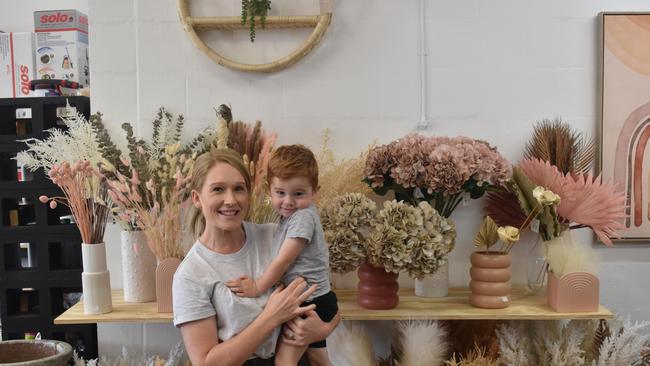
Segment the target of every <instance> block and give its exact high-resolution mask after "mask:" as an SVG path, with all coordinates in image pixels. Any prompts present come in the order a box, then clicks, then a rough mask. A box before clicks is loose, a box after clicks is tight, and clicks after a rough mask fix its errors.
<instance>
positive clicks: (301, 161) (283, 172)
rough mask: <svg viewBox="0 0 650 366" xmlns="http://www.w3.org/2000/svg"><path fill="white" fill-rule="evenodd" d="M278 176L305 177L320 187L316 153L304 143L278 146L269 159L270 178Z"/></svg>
mask: <svg viewBox="0 0 650 366" xmlns="http://www.w3.org/2000/svg"><path fill="white" fill-rule="evenodd" d="M274 177H277V178H279V179H290V178H293V177H305V178H307V179H308V180H309V183H310V184H311V185H312V188H313V189H314V190H316V189H317V188H318V163H317V162H316V157H315V156H314V153H312V152H311V150H309V149H308V148H306V147H305V146H303V145H284V146H280V147H278V148H277V149H276V150H275V151H273V154H272V155H271V158H270V159H269V167H268V180H269V185H271V180H272V179H273V178H274Z"/></svg>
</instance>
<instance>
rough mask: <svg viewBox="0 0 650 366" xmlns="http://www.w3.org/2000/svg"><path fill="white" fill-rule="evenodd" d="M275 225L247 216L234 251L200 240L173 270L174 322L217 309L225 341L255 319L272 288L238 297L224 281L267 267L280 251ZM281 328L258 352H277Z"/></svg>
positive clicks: (255, 274) (261, 354) (262, 354)
mask: <svg viewBox="0 0 650 366" xmlns="http://www.w3.org/2000/svg"><path fill="white" fill-rule="evenodd" d="M274 228H275V225H274V224H264V225H258V224H251V223H248V222H244V231H245V233H246V242H245V243H244V246H243V247H242V248H241V249H240V250H239V251H238V252H237V253H232V254H219V253H215V252H213V251H212V250H210V249H208V248H207V247H205V246H204V245H203V244H201V242H199V241H198V240H197V241H196V243H194V245H193V246H192V249H190V251H189V252H188V253H187V256H186V257H185V259H184V260H183V262H182V263H181V264H180V266H179V267H178V270H177V271H176V273H175V274H174V283H173V304H174V325H175V326H178V325H180V324H183V323H187V322H190V321H194V320H199V319H205V318H208V317H211V316H214V315H216V316H217V329H218V336H219V340H220V341H226V340H228V339H230V338H232V337H234V336H235V335H237V334H238V333H239V332H241V331H242V330H243V329H244V328H246V327H247V326H248V325H249V324H250V323H251V322H253V320H255V318H257V316H258V315H259V314H260V313H261V312H262V309H263V307H264V305H265V304H266V301H267V300H268V298H269V296H270V294H271V292H272V291H271V290H269V291H267V292H266V293H265V294H264V295H262V296H259V297H256V298H245V297H239V296H237V295H235V294H234V293H232V291H230V290H229V289H228V287H226V285H225V283H226V281H228V280H231V279H234V278H237V277H239V276H242V275H247V276H249V277H251V278H257V277H259V276H261V275H262V273H264V270H265V269H266V268H267V267H268V265H269V263H270V262H271V260H272V259H273V255H274V254H275V253H276V252H277V250H275V248H273V245H274V244H273V232H274ZM279 332H280V328H279V327H278V328H276V329H275V331H274V332H273V334H272V335H271V337H270V338H269V339H267V340H266V341H265V342H264V343H262V344H261V345H260V346H259V347H258V348H257V350H256V351H255V354H254V356H255V357H260V358H269V357H271V356H273V355H274V353H275V346H276V341H277V339H278V335H279Z"/></svg>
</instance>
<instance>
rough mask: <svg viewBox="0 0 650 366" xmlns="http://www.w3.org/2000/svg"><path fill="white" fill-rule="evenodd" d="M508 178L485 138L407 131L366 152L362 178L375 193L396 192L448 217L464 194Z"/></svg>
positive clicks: (506, 165) (479, 191)
mask: <svg viewBox="0 0 650 366" xmlns="http://www.w3.org/2000/svg"><path fill="white" fill-rule="evenodd" d="M509 178H510V164H509V163H508V161H507V160H506V159H505V158H504V157H503V156H501V154H499V152H497V150H496V148H494V147H492V146H490V144H488V143H487V142H485V141H481V140H475V139H472V138H469V137H464V136H458V137H453V138H449V137H435V136H432V137H425V136H422V135H418V134H410V135H407V136H405V137H402V138H400V139H398V140H396V141H393V142H391V143H390V144H388V145H381V146H377V147H375V148H373V149H371V150H370V153H369V154H368V158H367V160H366V167H365V170H364V181H365V182H366V183H368V184H369V185H370V186H371V187H372V189H373V190H374V191H375V193H377V194H379V195H384V194H386V193H387V192H388V191H393V192H395V198H396V199H397V200H403V201H405V202H409V203H410V204H412V205H414V206H417V204H418V202H421V201H427V202H431V205H432V206H433V207H434V208H435V209H436V210H437V211H438V212H439V213H440V214H441V215H442V216H443V217H449V216H450V215H451V214H452V212H453V211H454V209H456V207H457V206H458V204H459V203H460V202H461V201H462V200H463V197H464V196H465V194H469V197H470V198H479V197H481V196H483V194H484V193H485V191H486V190H489V189H491V188H492V187H493V186H497V185H503V184H504V183H505V182H506V181H507V180H508V179H509Z"/></svg>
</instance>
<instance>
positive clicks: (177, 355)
mask: <svg viewBox="0 0 650 366" xmlns="http://www.w3.org/2000/svg"><path fill="white" fill-rule="evenodd" d="M184 356H185V351H184V348H183V345H182V343H178V344H176V346H175V347H173V348H172V349H171V350H170V351H169V355H168V356H167V359H163V358H160V357H157V356H147V355H144V354H142V355H133V354H131V353H129V352H128V351H127V349H126V347H122V355H121V356H120V357H116V358H111V359H109V358H107V357H104V356H102V357H100V358H99V359H94V360H88V361H86V360H84V359H83V358H82V357H79V355H78V354H77V352H76V351H75V352H74V355H73V357H72V365H73V366H181V365H184V366H188V365H190V362H189V361H187V362H185V363H183V359H184Z"/></svg>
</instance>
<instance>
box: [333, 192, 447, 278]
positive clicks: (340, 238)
mask: <svg viewBox="0 0 650 366" xmlns="http://www.w3.org/2000/svg"><path fill="white" fill-rule="evenodd" d="M321 217H322V225H323V231H324V233H325V240H326V241H327V242H328V243H329V251H330V267H331V269H332V271H334V272H337V273H344V272H348V271H351V270H353V269H355V268H357V267H358V266H359V264H360V263H361V262H362V261H363V260H367V261H368V262H369V263H370V264H372V265H374V266H377V267H383V268H384V269H385V270H386V271H389V272H395V273H398V272H400V271H406V272H408V274H409V276H411V277H414V278H422V277H423V276H424V275H426V274H431V273H434V272H435V271H436V270H437V269H438V267H439V266H440V265H443V264H444V263H445V261H446V260H447V258H446V255H447V254H448V253H449V252H450V251H451V250H452V248H453V246H454V241H455V239H456V228H455V226H454V224H453V222H452V221H451V220H449V219H446V218H444V217H442V216H440V215H439V214H438V213H437V212H436V211H435V210H434V209H433V207H431V206H430V205H429V204H428V203H427V202H420V204H419V205H418V206H417V207H413V206H410V205H408V204H406V203H404V202H397V201H395V200H393V201H385V202H384V204H383V208H382V209H381V210H379V211H378V212H377V211H376V205H375V203H374V202H373V201H372V200H370V199H369V198H367V197H365V196H364V195H362V194H360V193H347V194H344V195H341V196H338V197H335V198H334V199H333V200H332V201H331V202H330V204H328V205H327V206H325V207H324V208H323V210H322V212H321Z"/></svg>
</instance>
